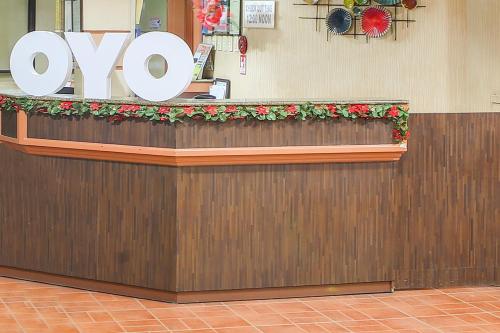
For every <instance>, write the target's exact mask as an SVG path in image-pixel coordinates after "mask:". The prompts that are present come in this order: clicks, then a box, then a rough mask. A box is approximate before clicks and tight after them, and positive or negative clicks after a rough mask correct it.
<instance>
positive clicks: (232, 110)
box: [226, 105, 238, 113]
mask: <svg viewBox="0 0 500 333" xmlns="http://www.w3.org/2000/svg"><path fill="white" fill-rule="evenodd" d="M237 111H238V108H237V107H236V105H229V106H226V113H235V112H237Z"/></svg>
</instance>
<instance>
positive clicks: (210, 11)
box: [194, 0, 224, 30]
mask: <svg viewBox="0 0 500 333" xmlns="http://www.w3.org/2000/svg"><path fill="white" fill-rule="evenodd" d="M204 2H206V4H205V5H204V4H203V3H204ZM194 9H195V10H196V17H197V18H198V20H199V21H200V23H202V24H203V26H204V27H205V28H207V29H208V30H213V29H214V28H215V27H217V26H218V25H219V24H220V20H221V18H222V14H223V12H224V4H223V3H222V0H207V1H203V0H195V1H194Z"/></svg>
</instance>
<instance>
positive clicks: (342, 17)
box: [326, 8, 352, 35]
mask: <svg viewBox="0 0 500 333" xmlns="http://www.w3.org/2000/svg"><path fill="white" fill-rule="evenodd" d="M326 26H327V27H328V30H330V32H332V33H333V34H335V35H344V34H346V33H347V32H348V31H349V30H350V29H351V27H352V16H351V13H349V12H348V11H347V10H345V9H344V8H335V9H332V10H331V11H330V12H329V13H328V15H327V17H326Z"/></svg>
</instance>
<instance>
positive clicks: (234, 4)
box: [201, 0, 242, 36]
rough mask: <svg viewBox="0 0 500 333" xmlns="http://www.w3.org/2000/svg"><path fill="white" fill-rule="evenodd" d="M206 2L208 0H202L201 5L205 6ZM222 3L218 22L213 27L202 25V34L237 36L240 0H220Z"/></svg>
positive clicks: (239, 24) (239, 20)
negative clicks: (221, 11) (222, 8)
mask: <svg viewBox="0 0 500 333" xmlns="http://www.w3.org/2000/svg"><path fill="white" fill-rule="evenodd" d="M207 2H208V0H204V1H203V5H204V6H205V5H206V4H207ZM222 4H223V5H224V12H223V13H222V18H221V21H220V24H219V25H218V26H217V27H216V28H215V29H209V28H208V27H206V26H203V28H202V31H201V32H202V34H203V35H205V36H212V35H222V36H227V35H231V36H239V35H240V34H241V9H242V5H241V0H222Z"/></svg>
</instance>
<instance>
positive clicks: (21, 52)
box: [10, 31, 73, 96]
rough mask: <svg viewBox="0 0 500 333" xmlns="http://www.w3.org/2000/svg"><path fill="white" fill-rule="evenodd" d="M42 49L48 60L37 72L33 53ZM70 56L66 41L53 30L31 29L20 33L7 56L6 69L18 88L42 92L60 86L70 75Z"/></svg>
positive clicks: (55, 90)
mask: <svg viewBox="0 0 500 333" xmlns="http://www.w3.org/2000/svg"><path fill="white" fill-rule="evenodd" d="M40 53H43V54H45V56H46V57H47V59H48V60H49V66H48V68H47V71H45V73H43V74H38V73H37V72H36V70H35V69H34V67H33V61H34V60H35V57H36V56H37V55H38V54H40ZM72 69H73V56H72V54H71V50H70V49H69V46H68V44H67V43H66V41H64V39H62V38H61V37H59V36H58V35H57V34H55V33H53V32H48V31H34V32H30V33H29V34H27V35H24V36H23V37H22V38H21V39H19V41H18V42H17V43H16V45H15V46H14V49H13V50H12V53H11V56H10V71H11V74H12V78H13V79H14V81H15V82H16V84H17V86H18V87H19V89H21V90H22V91H24V92H25V93H27V94H29V95H33V96H45V95H50V94H54V93H56V92H58V91H59V90H61V89H62V88H63V87H64V86H65V85H66V83H67V82H68V81H69V80H70V78H71V71H72Z"/></svg>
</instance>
